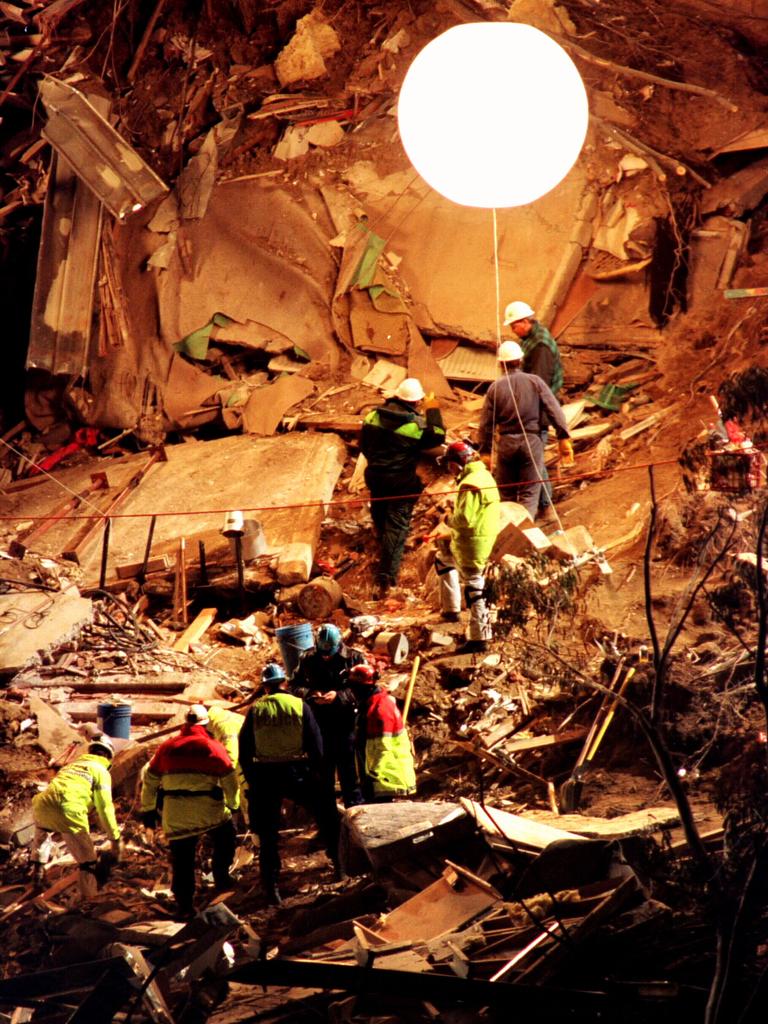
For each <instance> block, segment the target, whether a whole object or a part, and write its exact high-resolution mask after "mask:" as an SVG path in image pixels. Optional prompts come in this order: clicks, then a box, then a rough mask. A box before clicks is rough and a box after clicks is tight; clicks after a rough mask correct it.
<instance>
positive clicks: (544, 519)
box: [536, 505, 560, 529]
mask: <svg viewBox="0 0 768 1024" xmlns="http://www.w3.org/2000/svg"><path fill="white" fill-rule="evenodd" d="M536 525H537V526H539V527H541V528H542V529H543V528H544V527H550V526H551V527H554V528H559V526H560V523H559V522H558V519H557V513H556V512H555V506H554V505H545V506H544V508H543V509H539V514H538V515H537V516H536Z"/></svg>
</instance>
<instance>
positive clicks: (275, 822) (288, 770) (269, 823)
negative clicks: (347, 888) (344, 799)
mask: <svg viewBox="0 0 768 1024" xmlns="http://www.w3.org/2000/svg"><path fill="white" fill-rule="evenodd" d="M286 799H287V800H292V801H293V802H294V803H296V804H300V805H301V806H302V807H306V808H307V810H309V811H310V812H311V813H312V814H313V815H314V817H315V820H316V822H317V828H318V831H319V833H320V839H321V841H322V843H323V846H324V847H325V852H326V853H327V854H328V856H329V857H330V858H331V860H332V861H333V862H334V863H336V862H337V861H338V857H339V812H338V809H337V807H336V798H335V797H334V794H333V788H332V787H330V788H329V786H328V785H327V781H326V780H325V779H322V778H321V777H319V776H318V775H317V774H316V773H315V772H313V771H312V770H311V769H310V766H309V764H307V763H305V762H289V763H263V764H255V765H254V766H253V768H252V769H251V770H250V771H249V773H248V816H249V818H250V822H251V828H252V829H253V831H254V832H255V833H256V834H257V835H258V837H259V865H260V868H261V884H262V886H264V887H265V888H267V887H269V886H273V885H276V884H277V881H278V878H279V876H280V867H281V864H280V851H279V836H280V810H281V808H282V806H283V800H286Z"/></svg>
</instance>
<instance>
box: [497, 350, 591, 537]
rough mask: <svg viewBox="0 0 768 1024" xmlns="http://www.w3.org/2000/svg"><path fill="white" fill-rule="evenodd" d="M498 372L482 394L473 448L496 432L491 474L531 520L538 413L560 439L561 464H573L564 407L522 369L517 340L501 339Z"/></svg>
mask: <svg viewBox="0 0 768 1024" xmlns="http://www.w3.org/2000/svg"><path fill="white" fill-rule="evenodd" d="M497 358H498V361H499V363H500V365H501V370H502V376H501V377H499V378H498V379H497V380H495V381H494V382H493V384H491V386H490V387H489V388H488V391H487V393H486V396H485V402H484V404H483V410H482V413H481V416H480V426H479V428H478V447H479V450H480V451H481V452H485V451H490V450H491V447H492V444H493V436H494V432H496V433H497V435H498V448H497V452H498V461H497V465H496V469H495V472H494V476H495V477H496V481H497V483H498V485H499V487H500V488H502V489H504V497H505V499H506V500H508V501H509V500H513V501H517V502H519V503H520V504H521V505H523V506H524V507H525V509H526V510H527V512H528V514H529V515H530V517H531V519H535V517H536V513H537V511H538V508H539V493H540V491H541V467H542V465H543V462H544V449H543V445H542V443H541V422H542V414H543V413H546V415H547V417H548V418H549V420H550V422H551V423H552V425H553V427H554V429H555V433H556V434H557V436H558V438H559V440H560V458H561V461H562V462H563V465H566V466H572V465H573V445H572V444H571V441H570V438H569V435H568V426H567V424H566V422H565V416H564V415H563V410H562V409H561V408H560V405H559V403H558V401H557V399H556V398H555V396H554V395H553V394H552V392H551V391H550V389H549V388H548V387H547V385H546V384H545V383H544V381H543V380H542V379H541V378H540V377H537V376H536V375H535V374H532V373H523V371H522V369H521V364H522V361H523V350H522V349H521V348H520V346H519V345H518V344H517V342H516V341H504V342H502V343H501V345H500V346H499V351H498V355H497Z"/></svg>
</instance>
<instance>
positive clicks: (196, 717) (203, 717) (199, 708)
mask: <svg viewBox="0 0 768 1024" xmlns="http://www.w3.org/2000/svg"><path fill="white" fill-rule="evenodd" d="M187 722H188V723H189V724H190V725H208V709H207V708H206V706H205V704H193V705H192V706H191V707H190V709H189V711H188V712H187Z"/></svg>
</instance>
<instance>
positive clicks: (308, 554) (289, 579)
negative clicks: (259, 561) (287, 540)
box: [277, 541, 313, 587]
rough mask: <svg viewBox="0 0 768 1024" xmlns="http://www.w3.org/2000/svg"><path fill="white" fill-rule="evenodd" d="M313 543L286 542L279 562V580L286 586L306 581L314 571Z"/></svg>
mask: <svg viewBox="0 0 768 1024" xmlns="http://www.w3.org/2000/svg"><path fill="white" fill-rule="evenodd" d="M312 561H313V557H312V545H311V544H306V543H304V542H303V541H296V542H294V543H292V544H285V545H284V546H283V547H282V548H281V551H280V560H279V561H278V563H277V582H278V583H282V584H283V585H284V586H286V587H290V586H292V585H293V584H294V583H306V582H307V580H308V579H309V574H310V573H311V571H312Z"/></svg>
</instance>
